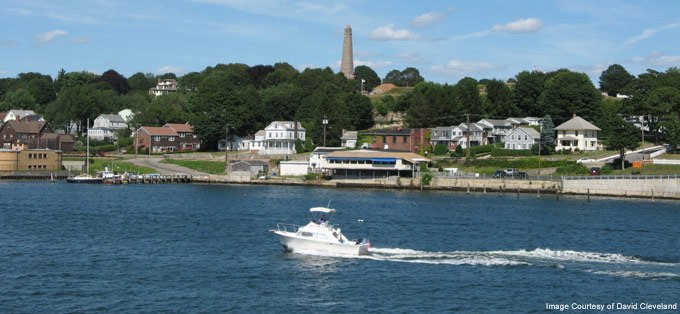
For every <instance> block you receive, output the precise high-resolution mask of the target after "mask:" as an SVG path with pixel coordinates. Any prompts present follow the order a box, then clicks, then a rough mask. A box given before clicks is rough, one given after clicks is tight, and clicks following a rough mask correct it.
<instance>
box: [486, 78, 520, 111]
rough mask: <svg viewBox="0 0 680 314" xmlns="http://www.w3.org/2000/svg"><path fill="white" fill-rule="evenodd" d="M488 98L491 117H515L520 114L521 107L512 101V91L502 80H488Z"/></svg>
mask: <svg viewBox="0 0 680 314" xmlns="http://www.w3.org/2000/svg"><path fill="white" fill-rule="evenodd" d="M486 99H487V100H488V104H489V107H488V112H487V113H488V114H489V116H491V117H513V116H516V115H519V114H520V112H519V109H517V107H516V106H515V104H514V103H513V102H512V91H511V90H510V88H509V87H508V85H507V84H505V82H503V81H501V80H495V79H494V80H487V83H486Z"/></svg>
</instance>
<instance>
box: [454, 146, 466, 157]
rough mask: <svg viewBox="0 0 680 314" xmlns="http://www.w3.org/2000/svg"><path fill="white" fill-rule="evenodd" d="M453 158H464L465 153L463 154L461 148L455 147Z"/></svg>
mask: <svg viewBox="0 0 680 314" xmlns="http://www.w3.org/2000/svg"><path fill="white" fill-rule="evenodd" d="M454 156H455V157H463V156H465V152H463V146H460V145H456V150H455V154H454Z"/></svg>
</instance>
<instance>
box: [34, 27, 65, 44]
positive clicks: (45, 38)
mask: <svg viewBox="0 0 680 314" xmlns="http://www.w3.org/2000/svg"><path fill="white" fill-rule="evenodd" d="M66 35H68V33H67V32H66V31H62V30H60V29H55V30H53V31H49V32H46V33H42V34H40V35H38V36H36V39H38V42H39V43H41V44H46V43H50V42H53V41H54V40H55V39H57V37H59V36H66Z"/></svg>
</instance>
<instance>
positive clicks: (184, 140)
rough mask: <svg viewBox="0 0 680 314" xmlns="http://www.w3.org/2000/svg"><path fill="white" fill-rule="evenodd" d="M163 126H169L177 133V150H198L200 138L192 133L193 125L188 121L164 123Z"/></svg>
mask: <svg viewBox="0 0 680 314" xmlns="http://www.w3.org/2000/svg"><path fill="white" fill-rule="evenodd" d="M163 127H164V128H170V129H172V130H173V131H175V132H176V133H177V150H180V151H185V150H199V149H200V148H201V139H200V138H199V137H198V135H196V133H194V127H193V126H192V125H191V124H188V123H166V124H165V125H164V126H163Z"/></svg>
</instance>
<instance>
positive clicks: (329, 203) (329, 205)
mask: <svg viewBox="0 0 680 314" xmlns="http://www.w3.org/2000/svg"><path fill="white" fill-rule="evenodd" d="M331 201H332V199H330V200H328V206H326V208H331Z"/></svg>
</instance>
